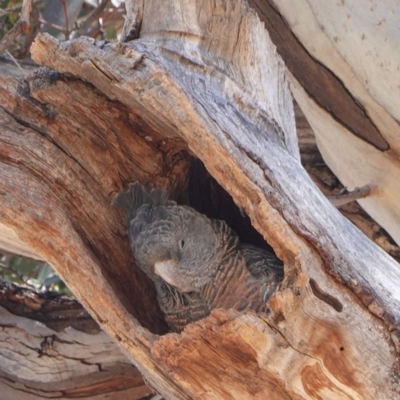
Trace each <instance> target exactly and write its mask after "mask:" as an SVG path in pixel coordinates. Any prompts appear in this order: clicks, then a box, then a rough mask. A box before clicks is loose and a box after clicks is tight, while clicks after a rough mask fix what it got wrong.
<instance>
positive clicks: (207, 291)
mask: <svg viewBox="0 0 400 400" xmlns="http://www.w3.org/2000/svg"><path fill="white" fill-rule="evenodd" d="M114 204H115V205H116V206H118V207H121V208H123V209H125V210H126V211H127V218H128V221H127V222H128V223H129V228H128V237H129V240H130V246H131V249H132V252H133V255H134V258H135V260H136V263H137V264H138V266H139V267H140V268H141V269H142V270H143V271H144V272H145V273H146V274H147V276H148V277H149V278H150V279H151V280H152V281H153V282H154V285H155V287H156V291H157V300H158V303H159V305H160V308H161V310H162V311H163V312H164V314H165V318H166V321H167V323H168V325H169V326H170V328H171V329H172V330H173V331H176V332H180V331H182V329H183V328H184V327H185V326H186V325H187V324H188V323H190V322H194V321H197V320H199V319H201V318H205V317H206V316H208V315H209V314H210V312H211V310H212V309H214V308H234V309H237V310H239V311H244V310H247V309H252V310H255V311H257V312H259V311H263V310H265V303H266V301H267V300H268V299H269V297H270V296H271V295H272V293H273V292H274V291H275V290H276V289H277V288H278V286H279V284H280V282H281V281H282V279H283V263H282V261H280V260H279V259H278V258H277V257H276V256H275V255H274V254H272V253H270V252H268V251H266V250H264V249H260V248H258V247H256V246H253V245H250V244H241V243H240V242H239V239H238V237H237V235H236V233H235V232H234V231H233V230H231V229H230V228H229V226H228V225H227V224H226V223H225V222H224V221H220V220H214V219H209V218H207V217H206V216H205V215H203V214H200V213H198V212H197V211H195V210H194V209H193V208H191V207H188V206H181V205H177V204H176V202H175V201H172V200H168V194H167V192H166V190H164V189H152V190H147V189H145V188H144V187H143V186H142V185H141V184H139V183H134V184H131V185H130V186H129V188H128V190H127V191H126V192H121V193H120V194H119V195H118V196H117V198H116V199H115V202H114Z"/></svg>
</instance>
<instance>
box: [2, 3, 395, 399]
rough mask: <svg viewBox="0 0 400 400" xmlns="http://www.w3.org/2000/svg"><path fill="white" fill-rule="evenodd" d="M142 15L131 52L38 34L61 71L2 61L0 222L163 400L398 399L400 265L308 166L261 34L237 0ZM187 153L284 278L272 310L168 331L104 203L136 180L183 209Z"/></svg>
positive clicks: (170, 6) (149, 8) (46, 57)
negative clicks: (24, 69) (19, 69)
mask: <svg viewBox="0 0 400 400" xmlns="http://www.w3.org/2000/svg"><path fill="white" fill-rule="evenodd" d="M140 4H142V3H141V2H137V3H136V6H135V7H132V8H131V11H132V10H133V11H132V12H133V14H134V15H133V14H132V15H130V16H128V17H129V18H128V19H127V21H128V22H129V23H130V24H133V25H132V26H134V27H135V29H137V28H138V27H141V30H140V33H139V34H138V36H139V37H138V39H136V40H134V41H131V42H129V43H127V44H121V43H115V42H111V43H110V42H95V41H93V40H89V39H87V38H80V39H77V40H74V41H70V42H66V43H59V42H57V41H56V40H55V39H53V38H51V37H50V36H48V35H41V36H39V37H38V38H37V39H36V41H35V43H34V46H33V48H32V54H33V57H34V59H35V61H36V62H38V63H39V64H41V65H44V66H46V67H49V68H51V70H50V69H42V70H41V71H40V72H39V73H34V74H31V75H29V76H26V77H24V78H22V77H19V76H14V77H12V76H11V73H10V71H9V70H5V69H4V67H3V70H2V71H1V76H0V84H1V88H2V89H1V90H2V100H3V101H2V104H3V106H2V107H3V112H2V116H1V121H0V123H1V127H2V129H1V131H0V132H1V137H0V139H1V142H2V145H1V147H0V154H1V164H0V176H1V178H0V186H1V188H0V190H1V196H0V201H1V211H0V217H1V223H2V225H4V226H5V227H6V228H5V229H8V230H10V229H11V230H12V231H13V235H14V237H17V238H18V241H19V245H20V246H24V247H26V248H28V249H29V251H31V252H34V253H36V254H37V255H38V256H39V257H41V258H43V259H46V260H47V261H48V262H49V263H50V264H51V265H52V266H53V267H54V268H55V269H56V270H57V272H58V273H59V274H60V276H61V277H62V278H63V279H64V280H65V282H66V283H67V285H68V286H69V287H70V289H71V290H72V291H73V292H74V293H75V295H76V296H77V297H78V298H79V300H80V301H81V302H82V304H83V305H84V306H85V308H86V309H87V310H88V311H89V312H90V313H91V314H92V316H93V317H94V319H95V320H96V321H97V322H98V323H99V324H100V325H101V326H102V328H103V329H104V330H105V331H106V332H108V333H109V334H110V336H111V337H112V338H114V340H115V341H116V342H118V343H119V345H120V346H121V348H122V349H123V350H124V352H125V353H126V354H127V355H128V357H129V358H130V360H131V361H132V362H133V363H134V364H135V366H136V367H137V368H138V369H139V370H140V371H141V373H142V374H143V376H144V377H145V379H146V380H148V381H149V383H150V384H151V385H152V386H154V387H155V388H156V389H157V390H158V391H159V392H160V393H162V394H163V395H164V396H165V397H167V398H171V399H172V398H173V399H186V398H198V399H204V398H210V399H212V398H241V399H246V398H249V399H250V398H251V399H253V398H260V399H264V398H270V399H286V398H294V399H303V398H304V399H308V398H312V399H321V398H324V399H338V398H343V399H345V398H346V399H347V398H351V399H395V398H397V397H398V395H399V386H398V379H399V368H400V366H399V362H398V355H399V350H400V331H399V322H400V312H399V310H400V308H399V306H400V293H399V290H398V287H399V284H400V271H399V268H398V264H397V263H396V262H395V261H394V260H393V259H392V258H390V257H389V256H388V255H387V254H386V253H384V252H383V251H382V250H381V249H379V248H378V247H377V246H376V245H375V244H374V243H372V242H371V241H370V240H369V239H368V238H367V237H366V236H365V235H364V234H362V233H361V232H360V231H359V230H358V229H357V228H355V227H354V226H353V225H352V224H351V223H350V222H349V221H348V220H346V219H345V218H344V217H343V216H342V215H341V214H340V213H339V212H338V211H337V210H336V209H335V208H334V207H333V206H332V205H331V204H330V203H329V201H328V200H327V199H326V198H325V197H324V196H323V195H322V194H321V192H320V191H319V190H318V189H317V188H316V186H315V185H314V184H313V183H312V181H311V180H310V178H309V176H308V175H307V173H306V171H305V170H304V169H303V167H302V166H301V163H300V155H299V150H298V144H297V137H296V130H295V123H294V112H293V107H292V100H291V96H290V92H289V90H288V86H287V82H286V78H285V67H284V64H283V62H282V60H281V59H280V57H279V56H278V55H277V54H276V49H275V47H274V45H273V44H272V43H271V41H270V39H269V36H268V34H267V32H266V30H265V29H264V26H263V23H261V22H260V20H259V18H258V16H257V14H256V13H255V12H254V11H252V10H251V9H250V8H249V7H248V6H247V4H245V3H244V2H243V1H236V2H231V1H228V0H224V1H221V2H218V3H217V4H215V3H214V2H206V1H204V0H197V1H196V0H192V1H189V0H188V1H178V0H176V1H173V0H171V1H168V2H157V1H152V0H149V1H146V4H145V7H144V8H143V7H142V8H141V7H140ZM143 4H144V3H143ZM140 17H142V18H143V20H140V21H138V18H140ZM125 32H128V33H129V32H132V29H130V28H129V26H126V27H125ZM135 32H136V31H135ZM127 36H128V37H129V36H130V35H127ZM134 36H135V35H134ZM55 71H57V72H55ZM337 101H338V102H340V99H337ZM189 154H191V155H194V156H195V157H197V158H199V159H200V160H201V161H202V162H203V163H204V165H205V167H206V169H207V170H208V172H209V173H210V174H211V175H212V176H213V177H214V178H215V179H216V180H217V182H218V183H219V184H220V185H221V186H222V187H223V188H224V189H225V190H226V191H227V192H228V193H229V194H230V195H231V196H232V197H233V199H234V201H235V203H236V204H237V205H238V206H239V207H241V208H242V209H243V210H244V211H245V212H246V214H247V215H248V216H249V218H250V220H251V223H252V225H253V226H254V227H255V228H256V229H257V230H258V231H259V232H260V233H261V234H262V235H263V237H264V239H265V240H266V241H267V242H268V243H269V245H271V246H272V247H273V248H274V250H275V252H276V253H277V255H278V256H279V257H280V258H281V259H282V260H283V261H284V262H285V278H284V281H283V285H282V287H281V289H280V290H279V291H278V292H276V293H275V295H273V296H272V298H271V299H270V300H269V304H268V306H269V308H270V310H271V311H270V313H269V314H268V315H266V314H262V313H261V314H258V315H256V314H255V313H252V312H247V313H243V314H241V313H238V312H236V311H234V310H214V312H213V313H212V315H211V316H210V317H209V318H207V319H205V320H202V321H199V322H197V323H195V324H192V325H189V326H188V327H187V328H186V329H185V331H184V332H183V333H182V334H180V335H177V334H166V335H163V336H160V335H161V334H162V333H165V332H166V328H165V323H164V321H163V319H162V315H161V313H160V311H159V310H158V308H157V307H156V301H155V296H154V290H153V289H152V286H151V285H150V283H149V282H148V281H147V280H146V279H145V277H144V275H143V274H142V273H141V272H140V271H139V270H138V268H137V267H136V266H135V265H134V260H133V258H132V255H131V251H130V249H129V245H128V241H127V238H126V235H125V229H124V227H123V224H122V215H121V213H120V212H119V211H118V210H116V209H115V208H113V207H112V205H111V202H112V199H113V197H114V195H115V194H116V193H117V192H118V191H119V190H121V189H122V188H123V187H124V186H126V185H127V184H128V183H129V182H133V181H135V180H139V181H141V182H143V183H144V184H147V185H150V186H165V187H167V188H169V189H170V192H171V196H172V197H175V198H179V197H180V198H183V194H184V189H185V188H186V186H187V176H188V170H189ZM3 231H5V230H3Z"/></svg>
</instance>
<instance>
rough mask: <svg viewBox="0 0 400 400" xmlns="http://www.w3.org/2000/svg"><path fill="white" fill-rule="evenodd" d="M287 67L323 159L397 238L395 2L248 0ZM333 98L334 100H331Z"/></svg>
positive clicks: (399, 14) (398, 56)
mask: <svg viewBox="0 0 400 400" xmlns="http://www.w3.org/2000/svg"><path fill="white" fill-rule="evenodd" d="M249 3H250V4H251V5H252V6H253V7H254V8H255V9H256V11H257V13H258V15H259V16H260V18H261V20H262V21H264V22H265V24H266V28H267V30H268V32H270V34H271V39H272V41H273V42H274V44H275V45H276V46H277V50H278V52H279V54H280V55H281V56H282V58H283V59H284V61H285V63H286V65H287V66H288V69H289V71H290V74H289V78H290V80H291V89H292V92H293V95H294V97H295V99H296V101H297V102H298V103H299V105H300V107H301V108H302V110H303V112H304V113H305V115H306V117H307V119H308V121H309V122H310V124H311V126H312V128H313V130H314V132H315V135H316V137H317V143H318V147H319V149H320V151H321V153H322V156H323V157H324V160H325V162H326V163H327V165H328V166H329V167H330V168H331V170H332V171H333V172H334V174H335V175H336V176H337V177H338V178H339V179H340V181H341V182H342V184H343V185H345V186H346V187H347V188H348V189H349V190H352V189H354V188H356V187H362V186H365V185H372V186H375V187H376V188H377V190H375V191H374V192H373V194H372V195H371V196H369V197H368V198H365V199H362V200H359V201H358V202H359V204H360V205H361V206H362V207H363V208H364V209H365V210H366V211H367V213H368V214H370V215H371V216H372V218H374V219H375V221H377V222H378V223H379V225H381V226H383V227H384V228H385V229H386V230H387V231H388V232H389V234H390V235H391V236H392V237H393V239H394V240H395V241H396V242H397V244H400V213H399V201H398V197H399V193H400V180H399V179H398V177H399V175H400V166H399V163H398V159H399V154H400V145H399V143H400V140H399V138H400V126H399V124H398V121H399V104H400V95H399V90H398V87H399V84H400V80H399V73H398V66H399V63H400V53H399V51H398V46H397V43H398V37H399V30H398V27H399V20H400V5H399V3H392V2H390V3H379V4H376V5H375V4H373V5H371V7H362V6H361V5H360V3H359V2H358V1H357V0H349V1H339V2H336V3H335V2H332V3H330V4H324V3H322V2H319V1H316V0H311V1H308V0H307V1H297V2H296V3H295V4H293V1H291V0H279V1H274V0H249ZM338 99H340V100H338Z"/></svg>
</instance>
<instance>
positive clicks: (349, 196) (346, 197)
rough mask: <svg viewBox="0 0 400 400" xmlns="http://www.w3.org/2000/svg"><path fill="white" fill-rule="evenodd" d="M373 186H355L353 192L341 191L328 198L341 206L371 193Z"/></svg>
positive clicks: (337, 205) (336, 205) (335, 204)
mask: <svg viewBox="0 0 400 400" xmlns="http://www.w3.org/2000/svg"><path fill="white" fill-rule="evenodd" d="M371 190H372V188H371V186H370V185H365V186H363V187H361V188H355V189H354V190H353V191H351V192H346V193H341V194H338V195H336V196H328V200H329V201H330V202H331V203H332V204H333V205H334V206H335V207H340V206H343V205H345V204H348V203H351V202H352V201H356V200H358V199H362V198H364V197H367V196H369V195H370V194H371Z"/></svg>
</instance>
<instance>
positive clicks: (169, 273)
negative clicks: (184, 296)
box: [154, 260, 178, 287]
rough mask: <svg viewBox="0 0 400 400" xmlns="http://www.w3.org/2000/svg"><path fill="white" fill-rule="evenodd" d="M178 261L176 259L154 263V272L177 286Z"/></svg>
mask: <svg viewBox="0 0 400 400" xmlns="http://www.w3.org/2000/svg"><path fill="white" fill-rule="evenodd" d="M177 265H178V264H177V262H176V261H174V260H164V261H159V262H156V263H155V264H154V272H155V273H156V274H157V275H158V276H160V277H161V278H162V279H164V281H165V282H167V283H169V284H170V285H172V286H175V287H177V286H178V283H177V279H176V278H177V277H176V266H177Z"/></svg>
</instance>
